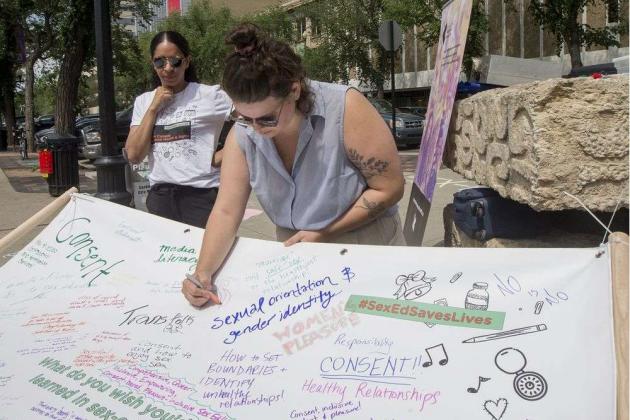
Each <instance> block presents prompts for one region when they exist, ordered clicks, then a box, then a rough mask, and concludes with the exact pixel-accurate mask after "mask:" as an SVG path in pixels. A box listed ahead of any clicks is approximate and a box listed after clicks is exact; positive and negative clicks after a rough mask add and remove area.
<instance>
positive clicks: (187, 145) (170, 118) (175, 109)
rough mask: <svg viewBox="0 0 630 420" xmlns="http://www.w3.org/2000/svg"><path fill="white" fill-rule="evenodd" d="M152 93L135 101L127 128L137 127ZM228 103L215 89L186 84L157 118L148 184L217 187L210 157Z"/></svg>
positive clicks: (225, 114) (223, 120) (227, 111)
mask: <svg viewBox="0 0 630 420" xmlns="http://www.w3.org/2000/svg"><path fill="white" fill-rule="evenodd" d="M154 96H155V90H152V91H150V92H145V93H143V94H142V95H140V96H138V97H137V98H136V101H135V103H134V105H133V116H132V118H131V126H134V125H136V126H137V125H140V123H141V122H142V118H143V117H144V114H145V113H146V112H147V109H148V108H149V105H151V102H152V101H153V97H154ZM231 107H232V102H231V101H230V98H229V97H228V96H227V94H226V93H225V92H224V91H223V90H221V89H220V87H219V86H218V85H213V86H208V85H203V84H200V83H194V82H190V83H188V85H187V86H186V88H185V89H184V90H182V91H181V92H178V93H176V94H174V95H173V98H172V100H171V101H170V102H168V103H167V104H165V105H164V106H163V108H162V109H161V111H160V112H159V113H158V114H157V118H156V121H155V126H154V128H153V138H152V144H151V150H150V151H149V171H150V172H149V183H150V184H151V185H152V186H153V185H155V184H159V183H170V184H177V185H189V186H192V187H197V188H212V187H218V186H219V174H220V172H219V169H218V168H214V167H212V156H213V155H214V151H215V149H216V146H217V143H218V141H219V134H220V133H221V129H222V128H223V123H224V122H225V119H226V117H227V114H228V113H229V112H230V108H231Z"/></svg>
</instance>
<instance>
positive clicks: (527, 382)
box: [494, 347, 547, 401]
mask: <svg viewBox="0 0 630 420" xmlns="http://www.w3.org/2000/svg"><path fill="white" fill-rule="evenodd" d="M494 363H495V364H496V365H497V367H498V368H499V369H500V370H501V371H503V372H505V373H507V374H509V375H512V374H514V375H516V377H515V378H514V391H516V394H517V395H518V396H519V397H521V398H523V399H525V400H527V401H536V400H539V399H541V398H542V397H544V396H545V394H547V381H546V380H545V378H544V377H543V376H542V375H541V374H540V373H537V372H526V371H524V370H523V369H525V366H526V365H527V359H526V358H525V355H524V354H523V352H522V351H520V350H518V349H515V348H512V347H508V348H505V349H503V350H499V352H498V353H497V355H496V356H495V357H494Z"/></svg>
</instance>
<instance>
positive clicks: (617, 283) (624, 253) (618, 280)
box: [610, 232, 629, 420]
mask: <svg viewBox="0 0 630 420" xmlns="http://www.w3.org/2000/svg"><path fill="white" fill-rule="evenodd" d="M628 239H629V238H628V235H626V234H625V233H622V232H614V233H613V234H612V235H610V244H611V247H610V248H611V256H610V258H611V266H612V281H613V317H614V325H615V355H616V360H617V420H627V419H628Z"/></svg>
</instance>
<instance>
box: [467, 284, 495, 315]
mask: <svg viewBox="0 0 630 420" xmlns="http://www.w3.org/2000/svg"><path fill="white" fill-rule="evenodd" d="M489 300H490V295H489V294H488V283H484V282H477V283H473V288H472V289H470V290H469V291H468V293H467V294H466V301H465V303H464V307H465V308H466V309H477V310H480V311H485V310H487V309H488V301H489Z"/></svg>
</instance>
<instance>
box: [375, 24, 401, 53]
mask: <svg viewBox="0 0 630 420" xmlns="http://www.w3.org/2000/svg"><path fill="white" fill-rule="evenodd" d="M378 40H379V41H380V43H381V45H382V46H383V48H385V51H396V50H397V49H398V48H400V44H402V31H401V29H400V25H399V24H398V23H397V22H396V21H393V20H386V21H384V22H383V23H381V26H379V27H378Z"/></svg>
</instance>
